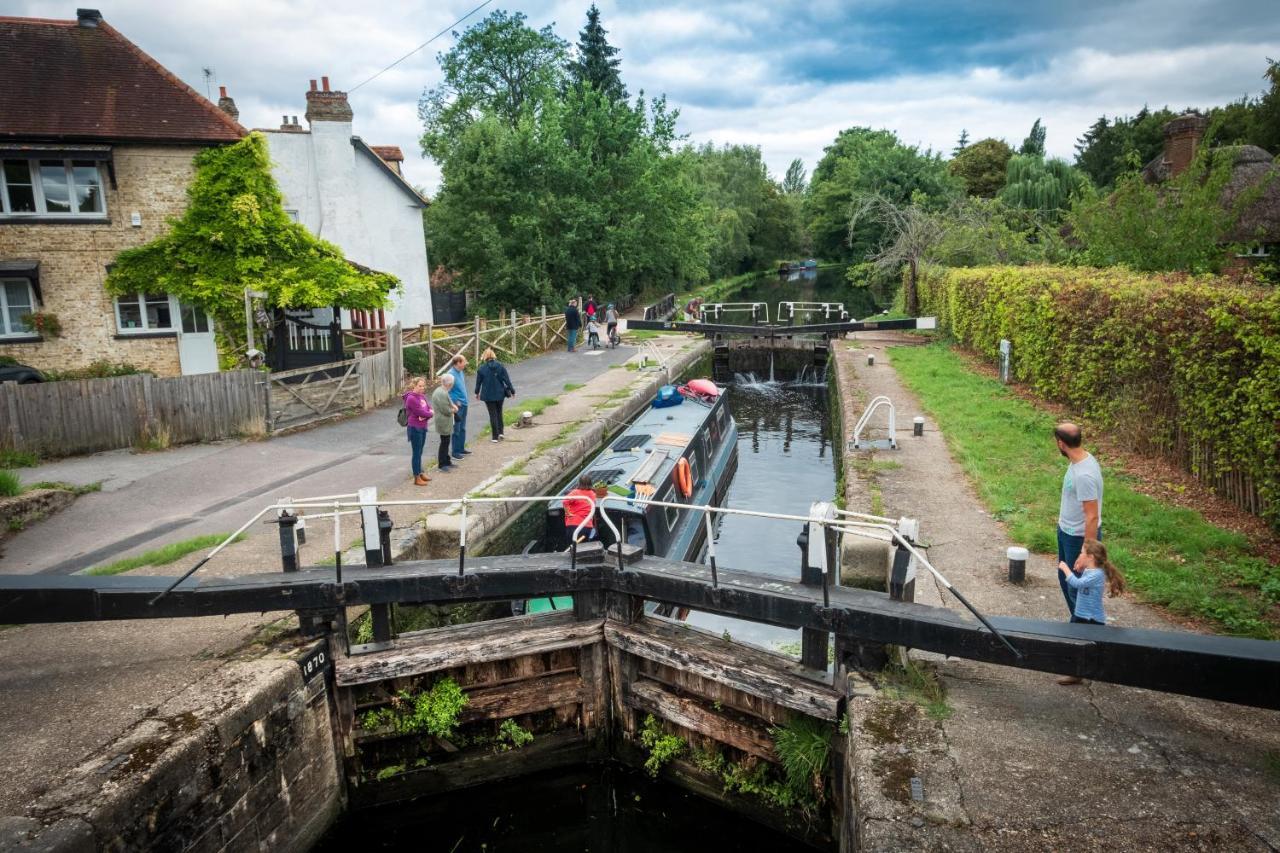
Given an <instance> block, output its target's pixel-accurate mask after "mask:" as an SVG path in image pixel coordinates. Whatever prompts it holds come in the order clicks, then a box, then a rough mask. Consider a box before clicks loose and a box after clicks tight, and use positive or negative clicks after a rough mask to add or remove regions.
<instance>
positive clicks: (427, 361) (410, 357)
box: [404, 347, 431, 379]
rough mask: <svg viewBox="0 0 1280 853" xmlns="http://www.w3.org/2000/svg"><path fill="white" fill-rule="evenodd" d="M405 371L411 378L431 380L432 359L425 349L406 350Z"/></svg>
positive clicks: (413, 348)
mask: <svg viewBox="0 0 1280 853" xmlns="http://www.w3.org/2000/svg"><path fill="white" fill-rule="evenodd" d="M404 369H405V372H406V373H408V374H409V375H410V376H425V377H427V378H428V379H430V378H431V358H430V356H428V355H427V350H426V348H425V347H405V348H404Z"/></svg>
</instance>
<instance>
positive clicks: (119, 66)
mask: <svg viewBox="0 0 1280 853" xmlns="http://www.w3.org/2000/svg"><path fill="white" fill-rule="evenodd" d="M0 81H3V82H2V83H0V116H3V121H0V140H4V139H10V140H12V139H28V140H35V139H40V140H76V141H89V140H99V141H136V142H144V141H145V142H234V141H235V140H237V139H240V138H241V137H243V136H244V135H245V133H246V131H245V129H244V128H243V127H241V126H240V124H239V123H238V122H236V121H235V120H234V119H232V118H231V117H230V116H228V115H227V114H226V113H224V112H222V111H221V110H219V109H218V108H217V107H216V106H215V105H214V104H212V103H210V102H209V101H208V100H207V99H206V98H204V97H203V96H202V95H200V93H199V92H197V91H196V90H195V89H192V88H191V87H190V86H188V85H187V84H186V83H183V82H182V81H181V80H180V79H178V77H177V76H175V75H174V74H173V73H172V72H170V71H169V70H168V69H166V68H165V67H164V66H162V65H161V64H160V63H158V62H156V61H155V60H154V59H152V58H151V57H150V56H148V55H147V54H145V53H143V52H142V50H141V49H140V48H138V46H137V45H135V44H133V42H131V41H129V40H128V39H126V38H125V37H124V36H122V35H121V34H120V33H119V32H117V31H116V30H115V28H113V27H112V26H111V25H109V24H107V23H106V22H105V21H99V22H98V25H97V26H96V27H84V26H79V25H78V24H77V22H76V21H52V20H47V19H41V18H8V17H0Z"/></svg>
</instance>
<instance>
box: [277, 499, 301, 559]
mask: <svg viewBox="0 0 1280 853" xmlns="http://www.w3.org/2000/svg"><path fill="white" fill-rule="evenodd" d="M277 521H278V522H279V524H280V567H281V568H282V569H284V570H285V571H286V572H296V571H297V570H298V540H297V539H296V538H295V537H294V526H295V525H296V524H297V523H298V517H297V516H296V515H294V514H293V513H291V512H289V511H288V510H282V511H281V513H280V517H279V519H277Z"/></svg>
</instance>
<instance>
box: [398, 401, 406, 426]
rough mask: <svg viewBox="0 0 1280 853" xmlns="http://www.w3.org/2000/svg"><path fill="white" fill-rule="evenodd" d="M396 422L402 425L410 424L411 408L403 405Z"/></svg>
mask: <svg viewBox="0 0 1280 853" xmlns="http://www.w3.org/2000/svg"><path fill="white" fill-rule="evenodd" d="M396 423H398V424H400V426H402V427H407V426H408V425H409V410H408V409H406V408H405V407H404V406H401V407H400V411H398V412H396Z"/></svg>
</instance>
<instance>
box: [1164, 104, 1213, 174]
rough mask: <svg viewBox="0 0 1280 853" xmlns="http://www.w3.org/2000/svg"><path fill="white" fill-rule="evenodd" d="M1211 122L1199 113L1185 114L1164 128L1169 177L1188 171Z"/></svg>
mask: <svg viewBox="0 0 1280 853" xmlns="http://www.w3.org/2000/svg"><path fill="white" fill-rule="evenodd" d="M1208 126H1209V120H1208V119H1206V118H1205V117H1204V116H1202V115H1200V114H1199V113H1194V112H1189V113H1183V114H1182V115H1180V116H1178V117H1177V118H1175V119H1173V120H1172V121H1170V122H1168V123H1166V124H1165V126H1164V162H1165V164H1166V167H1167V168H1168V170H1169V177H1171V178H1173V177H1177V176H1178V175H1181V174H1182V173H1183V172H1185V171H1186V170H1187V167H1188V166H1190V165H1191V161H1192V160H1193V159H1194V158H1195V156H1196V146H1197V145H1199V144H1200V140H1201V139H1203V138H1204V131H1205V128H1207V127H1208Z"/></svg>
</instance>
